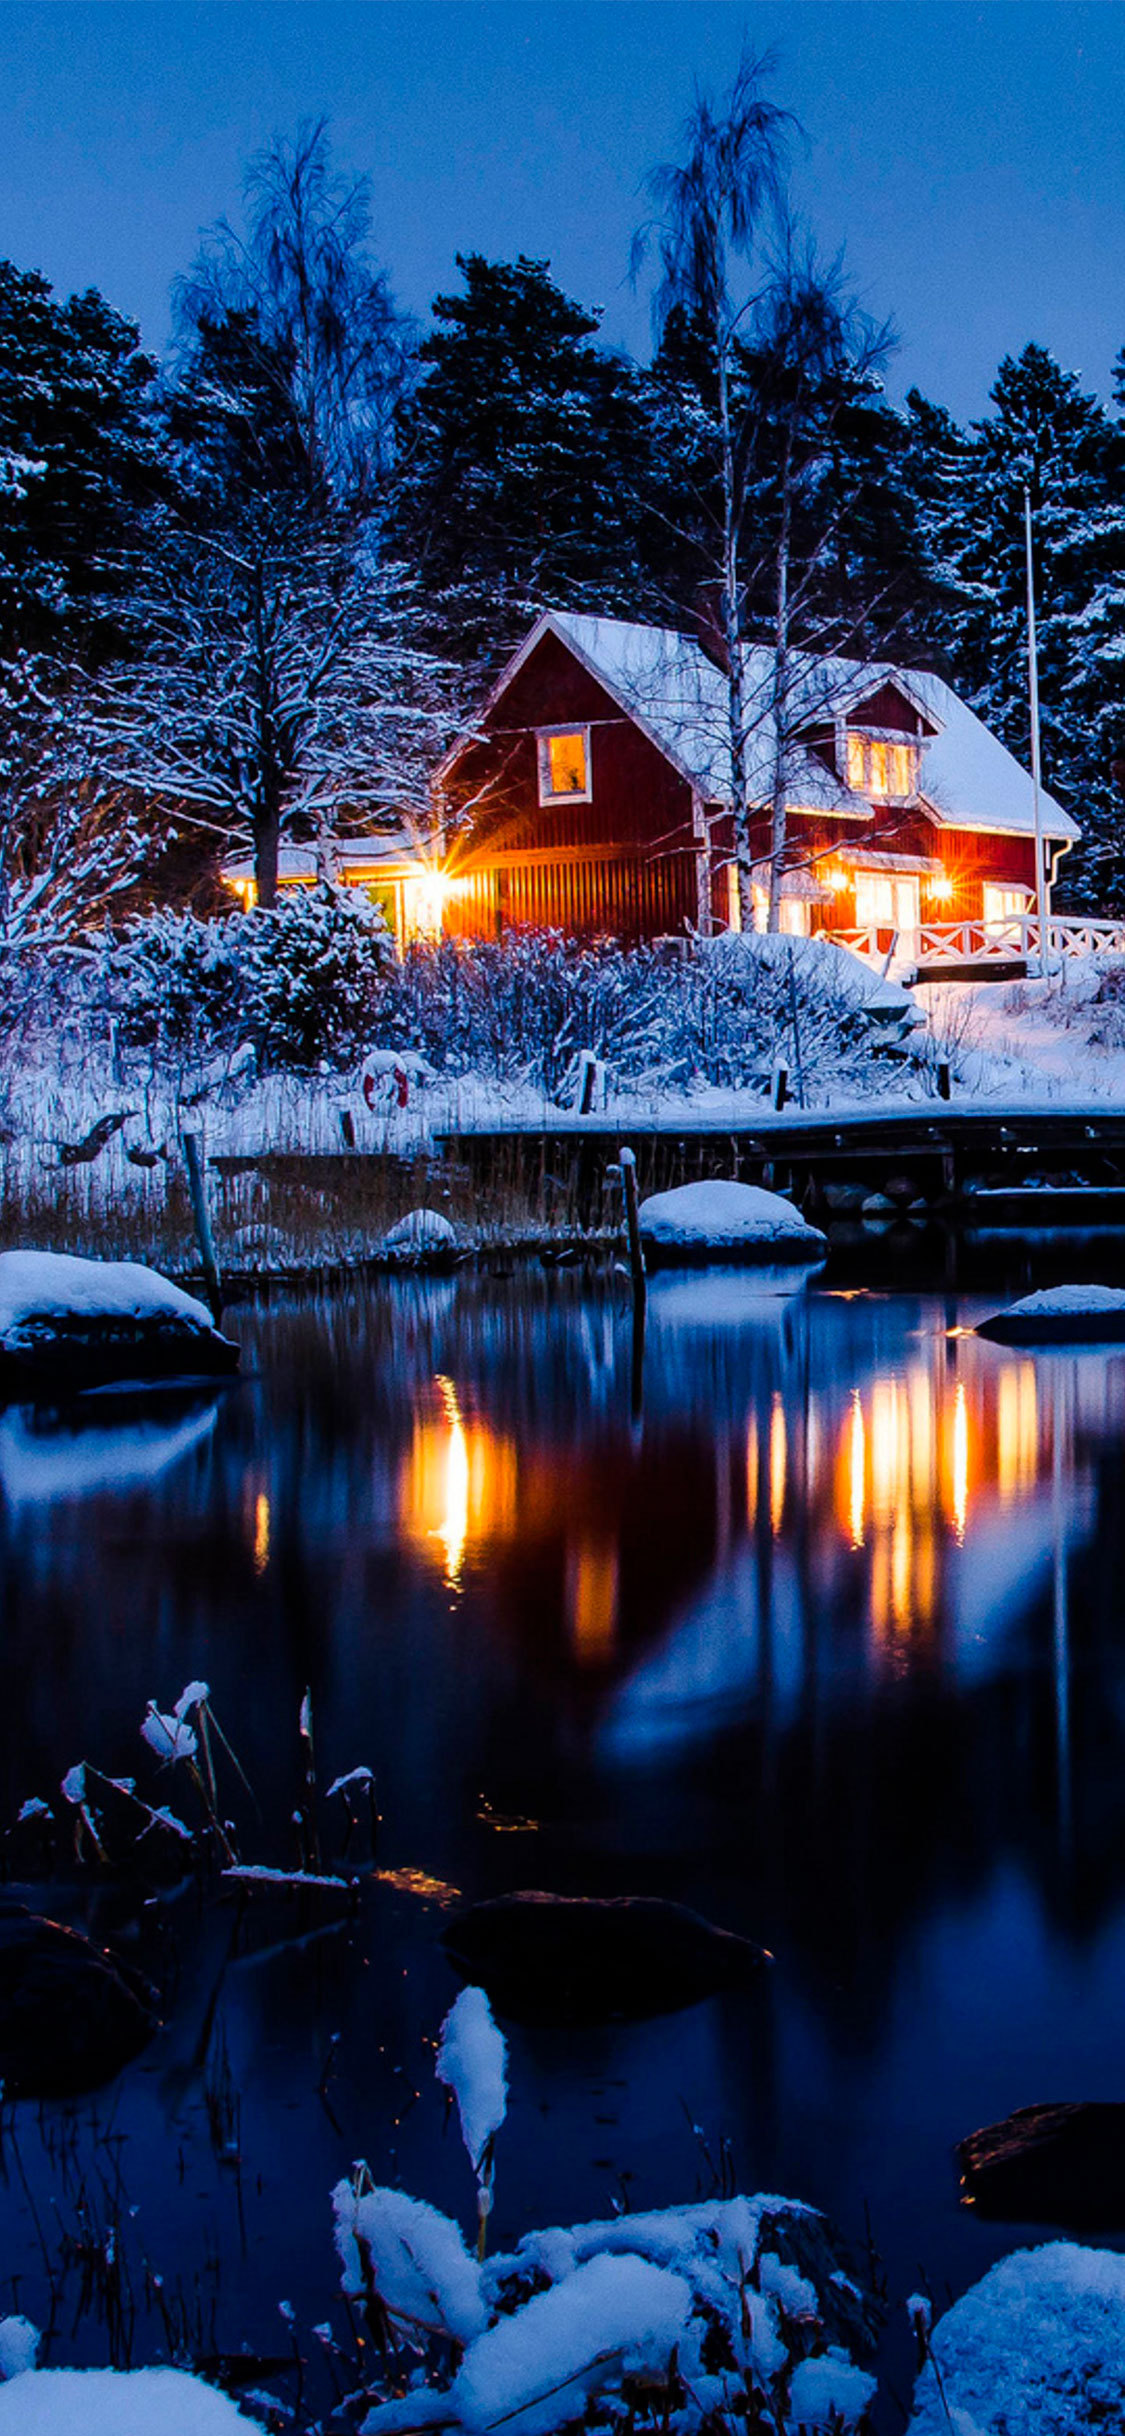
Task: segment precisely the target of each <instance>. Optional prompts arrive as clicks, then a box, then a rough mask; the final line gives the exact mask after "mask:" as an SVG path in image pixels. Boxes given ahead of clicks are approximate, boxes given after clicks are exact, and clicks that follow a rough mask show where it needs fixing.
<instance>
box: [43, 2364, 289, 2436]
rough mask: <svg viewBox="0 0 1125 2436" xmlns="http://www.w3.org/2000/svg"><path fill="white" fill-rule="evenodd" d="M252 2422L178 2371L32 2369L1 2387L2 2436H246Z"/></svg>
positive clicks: (199, 2380)
mask: <svg viewBox="0 0 1125 2436" xmlns="http://www.w3.org/2000/svg"><path fill="white" fill-rule="evenodd" d="M257 2424H258V2423H257V2422H256V2421H255V2420H251V2419H247V2418H246V2417H245V2415H244V2414H243V2412H242V2411H240V2410H237V2409H236V2408H235V2405H234V2403H233V2402H229V2401H228V2400H227V2397H226V2395H225V2394H220V2393H217V2392H216V2390H215V2387H214V2386H213V2385H205V2384H204V2382H203V2379H202V2378H201V2377H189V2376H188V2375H187V2374H186V2372H185V2371H184V2370H183V2369H179V2368H133V2369H120V2368H33V2369H30V2370H29V2371H28V2372H27V2373H26V2374H25V2375H23V2376H18V2377H13V2378H12V2379H11V2380H10V2382H9V2383H7V2384H5V2385H0V2431H2V2436H9V2431H10V2432H11V2436H247V2430H248V2429H250V2428H252V2427H254V2426H256V2425H257Z"/></svg>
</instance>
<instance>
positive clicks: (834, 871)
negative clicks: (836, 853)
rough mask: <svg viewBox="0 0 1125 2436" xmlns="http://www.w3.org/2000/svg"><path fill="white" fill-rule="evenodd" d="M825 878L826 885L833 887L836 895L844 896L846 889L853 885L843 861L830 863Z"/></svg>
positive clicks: (833, 892) (832, 889)
mask: <svg viewBox="0 0 1125 2436" xmlns="http://www.w3.org/2000/svg"><path fill="white" fill-rule="evenodd" d="M824 878H825V884H826V886H827V887H829V888H830V889H831V891H832V894H833V896H834V897H842V896H843V895H844V893H845V891H846V889H847V888H848V887H850V885H851V883H850V881H849V879H848V875H847V872H846V871H845V870H844V868H843V865H842V864H841V863H829V865H828V869H827V871H826V872H825V874H824Z"/></svg>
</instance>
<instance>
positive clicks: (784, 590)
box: [767, 444, 792, 931]
mask: <svg viewBox="0 0 1125 2436" xmlns="http://www.w3.org/2000/svg"><path fill="white" fill-rule="evenodd" d="M791 468H792V449H791V446H789V445H788V444H787V446H786V451H785V460H784V464H783V467H782V483H781V526H780V530H779V532H778V538H777V568H776V584H775V595H774V597H775V613H774V643H773V701H772V704H771V709H772V713H773V787H772V790H771V796H772V800H771V804H770V909H769V915H768V918H767V928H768V929H770V930H771V931H778V930H780V928H781V877H782V873H783V871H784V869H785V847H786V802H785V797H786V785H787V781H788V776H789V771H788V760H789V750H788V747H789V703H788V696H789V545H790V535H791V524H792V497H791V483H790V473H791Z"/></svg>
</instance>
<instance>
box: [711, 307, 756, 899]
mask: <svg viewBox="0 0 1125 2436" xmlns="http://www.w3.org/2000/svg"><path fill="white" fill-rule="evenodd" d="M719 428H720V433H721V436H722V449H723V594H722V619H723V642H724V645H725V648H726V656H727V727H728V738H729V748H730V792H731V818H732V821H733V824H734V863H735V871H736V874H737V878H738V912H739V920H740V923H741V926H742V929H743V930H744V931H749V930H752V929H753V927H754V883H753V874H752V869H751V862H750V818H749V813H748V810H747V804H746V700H745V684H746V671H745V668H744V666H743V657H742V604H741V601H740V599H739V585H738V527H739V507H738V493H737V483H736V479H735V471H734V443H733V440H732V437H731V428H730V391H729V384H728V363H727V348H726V344H725V343H724V342H723V341H722V340H720V342H719Z"/></svg>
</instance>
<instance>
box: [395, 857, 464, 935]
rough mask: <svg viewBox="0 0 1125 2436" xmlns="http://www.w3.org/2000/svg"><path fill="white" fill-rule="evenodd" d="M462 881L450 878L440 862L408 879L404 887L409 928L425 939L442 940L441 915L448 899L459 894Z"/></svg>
mask: <svg viewBox="0 0 1125 2436" xmlns="http://www.w3.org/2000/svg"><path fill="white" fill-rule="evenodd" d="M461 886H462V882H461V881H460V880H455V879H451V878H450V875H449V873H448V872H445V871H439V869H438V867H437V864H436V863H434V864H431V865H429V866H428V867H427V868H426V870H425V871H421V872H419V874H418V876H417V878H416V879H414V878H412V879H409V880H408V881H407V882H406V886H405V889H404V892H403V893H404V897H405V905H404V911H405V915H406V928H407V930H408V931H413V932H416V933H418V934H420V935H421V937H422V938H425V939H440V937H441V926H442V916H443V914H444V912H445V908H446V905H447V903H448V901H449V898H450V897H452V896H456V895H457V894H458V892H459V891H460V888H461Z"/></svg>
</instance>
